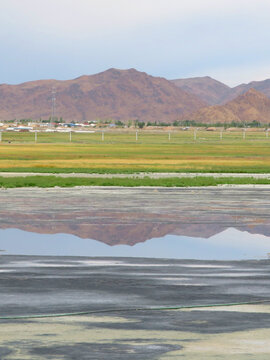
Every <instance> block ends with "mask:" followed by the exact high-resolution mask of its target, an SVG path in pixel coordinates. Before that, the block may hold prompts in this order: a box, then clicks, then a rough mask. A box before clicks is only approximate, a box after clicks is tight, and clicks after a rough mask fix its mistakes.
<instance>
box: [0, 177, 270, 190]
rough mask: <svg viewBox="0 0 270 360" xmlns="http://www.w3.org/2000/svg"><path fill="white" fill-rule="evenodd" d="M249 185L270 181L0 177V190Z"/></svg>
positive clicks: (212, 178)
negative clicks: (20, 188)
mask: <svg viewBox="0 0 270 360" xmlns="http://www.w3.org/2000/svg"><path fill="white" fill-rule="evenodd" d="M225 184H226V185H230V184H232V185H245V184H247V185H249V184H260V185H269V184H270V180H267V179H255V178H252V177H249V178H233V177H224V178H214V177H210V176H209V177H200V176H198V177H194V178H173V177H172V178H167V179H166V178H165V179H150V178H149V177H144V178H142V179H136V178H135V179H134V178H132V179H130V178H112V179H104V178H80V177H78V178H74V177H69V178H61V177H57V176H27V177H19V176H17V177H11V178H5V177H0V187H2V188H18V187H41V188H49V187H56V186H57V187H74V186H123V187H138V186H162V187H195V186H218V185H225Z"/></svg>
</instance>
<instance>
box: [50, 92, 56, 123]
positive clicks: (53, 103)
mask: <svg viewBox="0 0 270 360" xmlns="http://www.w3.org/2000/svg"><path fill="white" fill-rule="evenodd" d="M55 103H56V89H55V87H52V116H51V124H50V125H51V126H52V123H53V122H54V121H55Z"/></svg>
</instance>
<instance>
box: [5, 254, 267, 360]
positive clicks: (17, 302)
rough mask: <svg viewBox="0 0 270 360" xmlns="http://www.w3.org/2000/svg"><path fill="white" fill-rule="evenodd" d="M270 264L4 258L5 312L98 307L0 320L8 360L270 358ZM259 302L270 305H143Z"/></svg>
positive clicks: (16, 313)
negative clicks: (80, 313)
mask: <svg viewBox="0 0 270 360" xmlns="http://www.w3.org/2000/svg"><path fill="white" fill-rule="evenodd" d="M269 269H270V262H269V261H268V260H254V261H252V260H250V261H194V260H165V259H164V260H162V259H159V260H157V259H137V258H134V259H128V258H87V257H33V256H1V257H0V272H1V277H0V288H1V296H0V314H1V315H2V316H4V315H5V316H16V315H26V314H29V315H34V314H50V313H51V314H53V313H65V312H77V311H91V310H92V311H94V310H96V311H97V312H96V313H95V314H91V315H83V316H71V317H61V318H59V317H58V318H57V317H55V318H54V317H52V318H41V319H23V320H22V319H21V320H18V319H17V320H16V319H15V320H0V355H1V359H62V358H64V359H107V358H110V359H179V358H186V359H196V358H204V359H215V358H220V359H254V358H256V359H267V358H269V357H267V356H269V354H270V345H269V336H270V303H268V302H267V301H269V300H270V277H269ZM257 300H260V301H261V300H264V301H266V302H265V303H261V304H256V305H238V306H232V307H221V308H215V307H213V308H200V309H198V308H197V309H196V308H194V309H189V310H181V311H179V310H166V311H164V310H163V311H150V310H143V311H135V310H134V308H136V307H145V308H147V307H151V306H175V305H194V306H196V305H198V304H200V305H203V304H205V305H207V304H225V303H236V302H246V301H251V302H252V301H257ZM118 308H121V309H126V311H121V312H118V311H117V309H118ZM104 309H111V310H112V311H111V312H110V313H105V314H104V313H102V312H100V313H99V311H102V310H104ZM256 343H257V344H259V345H255V344H256ZM262 344H263V346H262Z"/></svg>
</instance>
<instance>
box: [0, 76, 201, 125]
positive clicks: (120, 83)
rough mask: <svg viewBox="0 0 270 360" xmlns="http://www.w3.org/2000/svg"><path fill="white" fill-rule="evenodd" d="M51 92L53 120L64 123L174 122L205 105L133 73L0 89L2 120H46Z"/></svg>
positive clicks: (168, 85) (160, 80) (165, 84)
mask: <svg viewBox="0 0 270 360" xmlns="http://www.w3.org/2000/svg"><path fill="white" fill-rule="evenodd" d="M52 87H55V89H56V93H57V95H56V115H57V116H58V117H63V119H64V120H68V121H71V120H76V121H84V120H93V119H109V118H110V119H119V120H124V121H125V120H129V119H139V120H142V121H173V120H177V119H180V118H183V117H184V116H186V115H187V114H189V113H191V112H194V111H196V110H198V109H200V108H201V107H204V106H205V105H206V104H205V103H204V102H203V101H202V100H200V99H198V98H197V97H196V96H195V95H193V94H189V93H187V92H185V91H183V90H182V89H180V88H179V87H177V86H176V85H174V84H173V83H172V82H171V81H169V80H166V79H164V78H160V77H153V76H150V75H147V74H146V73H144V72H139V71H137V70H135V69H129V70H117V69H109V70H107V71H104V72H102V73H99V74H96V75H91V76H81V77H79V78H77V79H74V80H67V81H57V80H40V81H32V82H26V83H23V84H19V85H6V84H3V85H0V120H9V119H22V118H32V119H39V118H45V119H48V118H49V117H50V115H51V89H52Z"/></svg>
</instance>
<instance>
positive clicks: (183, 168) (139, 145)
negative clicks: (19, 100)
mask: <svg viewBox="0 0 270 360" xmlns="http://www.w3.org/2000/svg"><path fill="white" fill-rule="evenodd" d="M195 137H196V138H195ZM195 137H194V132H193V131H178V132H171V133H168V132H165V131H164V132H149V131H139V132H138V134H137V140H136V133H135V132H134V131H133V132H132V131H130V132H124V131H123V132H120V131H114V132H112V131H110V132H104V140H102V132H95V133H85V134H83V133H72V138H71V141H70V134H69V133H38V134H37V142H35V134H34V133H28V132H27V133H8V132H6V133H2V142H1V143H0V168H1V171H16V172H22V171H27V172H52V173H57V172H82V173H83V172H86V173H87V172H89V173H91V172H92V173H93V172H97V173H134V172H141V171H142V172H225V173H226V172H240V173H249V172H250V173H256V172H257V173H262V172H270V138H268V137H267V133H266V132H263V131H260V132H259V131H258V132H257V131H256V132H251V131H250V132H249V131H247V132H246V133H245V135H243V131H241V130H240V131H238V132H225V131H224V132H223V133H222V138H221V135H220V132H218V131H213V132H207V131H198V132H197V133H196V135H195ZM244 137H245V138H244Z"/></svg>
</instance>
